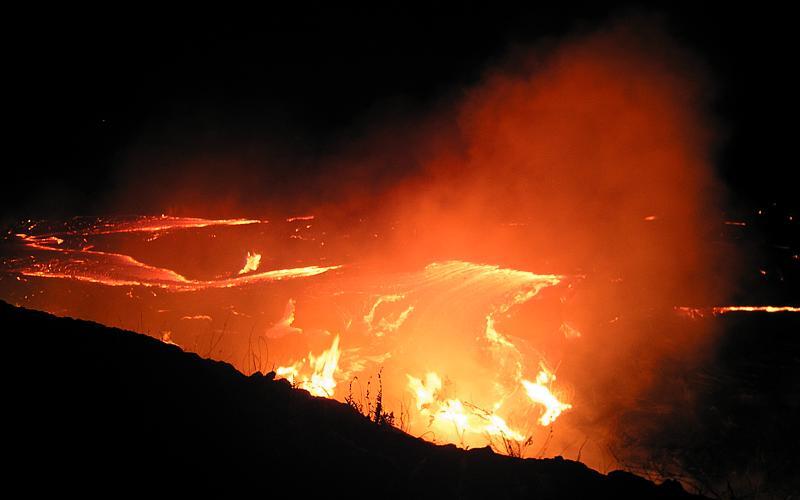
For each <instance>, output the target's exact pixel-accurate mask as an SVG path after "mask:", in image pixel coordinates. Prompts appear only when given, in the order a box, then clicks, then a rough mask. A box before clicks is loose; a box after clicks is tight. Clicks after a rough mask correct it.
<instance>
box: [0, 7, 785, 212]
mask: <svg viewBox="0 0 800 500" xmlns="http://www.w3.org/2000/svg"><path fill="white" fill-rule="evenodd" d="M694 4H695V3H688V2H687V3H686V4H679V5H678V6H675V5H673V2H669V3H664V4H663V5H662V6H660V7H659V8H652V7H648V8H646V9H645V8H644V7H641V6H637V5H636V4H627V3H617V4H615V5H613V6H602V7H600V6H596V5H594V3H587V5H581V4H573V5H572V6H570V7H561V6H560V7H559V8H558V9H556V7H554V6H550V5H549V4H544V5H539V6H535V5H529V6H527V7H518V6H515V7H498V6H496V5H495V4H494V3H492V4H491V5H490V4H486V5H483V6H480V5H477V4H476V5H466V4H461V5H457V6H447V5H444V4H440V3H434V4H433V5H432V6H424V7H416V8H412V7H409V6H407V5H405V4H397V5H395V6H394V7H381V8H371V9H366V10H361V9H344V8H335V7H331V6H326V7H318V6H315V5H313V4H303V5H299V6H297V7H291V8H290V7H285V6H284V7H272V6H270V7H267V8H265V9H258V11H257V12H256V11H246V10H235V9H230V10H228V11H226V12H217V11H215V10H205V11H199V10H196V9H195V8H192V9H191V10H189V9H187V10H183V11H170V12H167V11H163V10H161V9H153V10H148V9H144V8H141V7H138V6H137V7H138V8H130V9H127V10H126V9H120V10H119V11H118V12H110V11H95V10H89V9H87V10H83V11H78V10H73V9H64V10H62V11H47V12H40V11H39V12H12V13H10V14H9V15H7V16H6V19H5V21H6V22H5V23H4V24H5V26H4V35H3V38H4V48H5V50H4V53H5V57H4V67H5V68H4V69H5V71H4V80H5V81H6V83H7V84H10V86H9V87H7V90H6V107H5V110H4V111H5V112H4V113H3V116H4V120H5V125H6V127H5V128H6V141H7V142H6V155H5V158H6V160H5V168H4V169H3V170H4V174H3V175H4V181H3V183H2V188H1V189H2V200H3V201H2V208H0V216H2V219H3V220H4V221H6V222H8V221H12V220H15V219H17V218H25V217H31V216H32V217H37V216H65V215H75V214H100V213H106V212H109V211H115V210H119V209H120V207H119V206H118V205H116V204H115V203H113V200H112V199H110V198H111V197H113V193H114V192H116V191H115V189H119V188H120V186H121V185H122V184H124V183H125V182H126V180H127V179H129V178H130V176H131V175H132V174H131V172H130V171H129V170H126V168H128V169H129V167H125V166H124V165H127V164H126V161H127V160H128V159H129V156H130V154H131V151H134V150H139V149H141V148H142V147H145V148H146V149H147V150H148V151H150V153H151V154H154V155H157V154H158V153H159V152H164V153H165V154H167V155H168V154H171V152H174V151H178V150H179V151H185V150H190V149H191V150H194V151H204V150H207V151H212V152H213V151H226V152H230V151H251V155H255V156H257V155H258V154H260V153H259V152H260V151H262V149H261V148H262V147H263V146H264V145H269V150H270V151H272V152H275V151H302V152H303V154H305V155H307V156H313V155H324V154H326V153H327V152H329V151H332V150H335V149H336V148H337V147H338V145H339V144H341V143H342V142H346V141H347V140H349V139H351V138H353V137H358V136H359V135H360V134H362V133H364V132H365V129H366V128H368V127H369V124H370V123H371V122H372V121H373V120H374V119H375V117H376V116H377V117H384V116H387V115H388V116H401V117H402V116H413V115H415V114H418V113H424V112H425V111H426V110H427V109H428V108H429V107H431V106H435V105H436V104H437V103H440V102H443V101H447V99H450V98H452V97H453V96H454V95H457V94H458V92H459V91H460V89H463V88H466V87H468V86H469V85H471V84H474V83H476V82H477V81H479V79H480V77H481V75H482V72H483V71H485V70H486V68H488V67H491V65H492V64H493V63H495V62H496V61H498V60H499V59H501V58H503V57H505V56H506V55H507V54H508V53H509V52H513V50H514V49H515V48H519V47H526V46H528V45H531V44H537V43H542V42H543V40H545V41H546V40H548V39H551V40H557V39H558V37H560V36H564V35H565V34H568V33H572V32H574V31H576V30H578V31H580V30H581V29H593V28H596V27H598V26H601V25H602V23H603V22H605V21H607V20H608V19H614V18H616V17H619V16H624V15H627V14H630V13H631V12H639V13H646V14H651V13H655V14H656V15H659V16H661V18H662V19H663V24H664V26H666V29H667V31H668V32H669V33H670V34H671V35H672V36H673V37H674V38H676V39H677V40H678V41H679V42H680V43H681V44H683V45H684V46H685V47H686V48H688V49H689V51H690V52H692V53H694V54H695V55H696V56H697V57H698V59H699V60H700V61H701V62H702V63H703V64H705V65H706V66H707V68H708V70H709V71H708V73H709V74H710V76H711V80H712V88H713V95H712V100H711V103H712V106H713V110H714V119H715V120H716V122H717V127H716V128H717V131H718V132H719V133H720V138H721V140H720V142H719V144H720V146H719V150H718V152H717V158H716V159H715V160H714V163H715V166H716V168H717V169H718V171H719V174H720V176H721V177H722V178H723V179H724V180H725V181H726V183H727V184H728V186H729V188H730V191H731V196H730V197H731V201H732V204H731V205H732V206H733V207H735V208H738V207H745V208H748V209H749V208H753V207H758V206H761V205H767V204H771V203H779V204H782V205H784V206H785V205H794V206H796V205H797V201H796V193H795V192H796V188H795V187H794V186H792V185H791V183H789V182H787V176H788V175H790V173H791V171H792V170H795V171H796V160H795V155H794V152H795V151H794V148H795V142H796V140H795V139H794V126H793V125H792V123H793V117H794V116H796V114H797V95H796V89H797V88H798V86H797V77H796V76H795V75H792V72H793V71H792V69H793V66H794V65H795V59H796V58H795V57H794V56H795V53H794V46H793V45H794V44H793V43H792V42H793V40H794V37H795V32H796V30H795V29H794V26H793V25H792V24H793V20H792V17H791V16H789V15H786V14H785V13H781V12H780V11H779V10H778V9H776V8H772V7H768V6H765V5H764V4H763V3H759V4H758V6H757V8H756V7H743V6H736V5H733V4H732V3H729V4H727V5H724V7H720V6H714V5H711V4H703V5H700V6H698V5H694ZM559 5H560V3H559ZM137 168H144V169H147V168H153V169H156V175H155V177H156V178H157V175H158V174H157V169H158V168H162V167H159V166H158V165H153V166H152V167H147V166H143V165H142V164H141V163H140V164H139V165H138V166H137ZM220 168H224V167H220ZM271 168H280V167H271ZM308 168H309V169H319V168H324V167H319V166H309V167H308ZM121 172H122V173H121ZM152 173H153V172H150V174H152ZM284 174H286V175H289V174H291V175H300V176H303V175H314V174H315V172H291V173H284ZM110 193H111V194H110ZM124 208H125V209H126V210H135V211H140V212H146V213H154V212H155V213H158V212H159V211H160V210H164V209H165V207H158V206H150V205H148V204H147V203H145V202H142V206H138V207H137V206H131V205H130V204H128V205H127V206H125V207H124Z"/></svg>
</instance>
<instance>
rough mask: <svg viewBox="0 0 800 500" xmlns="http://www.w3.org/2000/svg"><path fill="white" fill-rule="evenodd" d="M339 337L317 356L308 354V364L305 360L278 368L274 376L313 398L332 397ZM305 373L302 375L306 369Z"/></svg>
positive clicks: (339, 354)
mask: <svg viewBox="0 0 800 500" xmlns="http://www.w3.org/2000/svg"><path fill="white" fill-rule="evenodd" d="M340 356H341V351H340V350H339V336H338V335H337V336H336V337H334V339H333V343H332V344H331V347H330V348H329V349H327V350H325V351H322V353H321V354H320V355H319V356H315V355H314V354H313V353H311V352H309V353H308V358H307V359H308V362H306V360H305V359H303V360H301V361H297V362H294V363H292V364H291V365H288V366H280V367H278V368H277V369H276V370H275V375H276V376H278V377H281V378H285V379H287V380H288V381H289V382H291V383H292V384H293V385H295V386H297V387H300V388H301V389H305V390H307V391H308V392H310V393H311V394H312V395H314V396H321V397H328V398H331V397H333V394H334V392H335V390H336V379H335V378H334V375H335V374H336V371H337V369H338V365H339V357H340ZM306 368H307V370H305V371H306V373H303V371H304V369H306Z"/></svg>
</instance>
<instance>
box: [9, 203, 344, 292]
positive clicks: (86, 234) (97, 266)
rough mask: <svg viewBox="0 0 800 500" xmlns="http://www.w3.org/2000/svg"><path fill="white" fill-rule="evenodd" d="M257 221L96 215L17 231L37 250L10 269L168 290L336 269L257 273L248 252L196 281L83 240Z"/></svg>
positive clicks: (256, 262) (257, 257)
mask: <svg viewBox="0 0 800 500" xmlns="http://www.w3.org/2000/svg"><path fill="white" fill-rule="evenodd" d="M260 223H262V222H261V221H258V220H250V219H224V220H207V219H198V218H185V217H167V216H161V217H136V218H131V219H125V220H119V221H115V220H113V219H110V220H98V221H96V222H94V223H91V224H89V225H88V226H86V227H80V225H78V224H76V226H78V227H71V228H68V229H66V230H61V231H54V232H44V233H41V234H36V235H34V234H28V233H17V234H16V237H17V238H19V239H20V240H21V241H22V242H23V244H24V245H25V246H26V247H28V248H30V249H32V250H37V253H36V254H33V255H31V256H30V258H29V259H26V260H25V261H21V262H17V263H16V265H15V266H14V267H13V268H12V269H13V271H14V272H17V273H19V274H21V275H23V276H30V277H39V278H61V279H72V280H78V281H86V282H92V283H99V284H103V285H109V286H145V287H159V288H164V289H167V290H170V291H197V290H203V289H210V288H230V287H236V286H240V285H243V284H246V283H257V282H268V281H276V280H283V279H292V278H302V277H309V276H315V275H317V274H321V273H324V272H327V271H330V270H334V269H338V268H339V266H324V267H320V266H304V267H296V268H289V269H274V270H271V271H263V272H260V273H256V272H255V271H256V270H257V269H258V266H259V263H260V261H261V255H260V254H257V253H255V254H250V253H249V252H248V254H247V262H246V263H245V266H244V268H243V269H242V270H240V271H239V273H238V275H237V276H233V277H224V278H219V279H210V280H198V279H188V278H186V277H185V276H182V275H181V274H179V273H176V272H175V271H172V270H170V269H165V268H161V267H155V266H151V265H148V264H145V263H143V262H140V261H138V260H136V259H135V258H133V257H131V256H130V255H125V254H121V253H115V252H106V251H100V250H96V249H94V245H90V244H87V241H88V240H87V239H88V238H91V237H98V236H108V235H114V234H120V233H122V234H124V233H155V236H153V237H152V238H153V239H155V238H157V237H158V235H160V234H162V233H165V232H169V231H175V230H185V229H192V228H206V227H214V226H242V225H250V224H260ZM36 226H37V224H32V225H30V226H29V227H28V232H31V231H33V230H36V229H37V227H36Z"/></svg>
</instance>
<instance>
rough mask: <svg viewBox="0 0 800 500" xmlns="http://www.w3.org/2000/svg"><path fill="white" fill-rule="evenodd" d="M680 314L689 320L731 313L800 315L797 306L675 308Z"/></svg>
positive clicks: (799, 308)
mask: <svg viewBox="0 0 800 500" xmlns="http://www.w3.org/2000/svg"><path fill="white" fill-rule="evenodd" d="M675 311H676V312H677V313H678V314H681V315H683V316H686V317H688V318H703V317H705V316H708V315H712V316H718V315H721V314H729V313H759V312H760V313H800V307H795V306H715V307H686V306H678V307H675Z"/></svg>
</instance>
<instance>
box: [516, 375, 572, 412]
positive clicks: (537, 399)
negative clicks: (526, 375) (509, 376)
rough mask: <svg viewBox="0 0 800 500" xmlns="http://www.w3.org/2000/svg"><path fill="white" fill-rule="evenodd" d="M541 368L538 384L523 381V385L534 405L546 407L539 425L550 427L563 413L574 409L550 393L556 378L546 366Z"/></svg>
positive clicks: (537, 378) (537, 376)
mask: <svg viewBox="0 0 800 500" xmlns="http://www.w3.org/2000/svg"><path fill="white" fill-rule="evenodd" d="M540 368H541V369H540V370H539V373H538V374H537V375H536V382H530V381H528V380H523V381H522V385H523V387H525V392H526V393H527V395H528V398H530V400H531V401H533V402H534V403H537V404H540V405H542V406H543V407H544V412H543V413H542V416H540V417H539V424H540V425H550V424H552V423H553V422H555V421H556V419H557V418H558V416H559V415H561V413H562V412H563V411H565V410H569V409H570V408H572V405H571V404H568V403H562V402H561V401H559V400H558V398H557V397H556V396H555V395H554V394H553V393H552V392H551V391H550V387H551V385H552V383H553V382H554V381H555V380H556V376H555V375H554V374H553V373H552V372H551V371H550V370H548V369H547V367H545V366H544V364H542V365H540Z"/></svg>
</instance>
